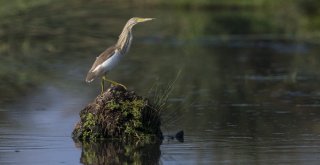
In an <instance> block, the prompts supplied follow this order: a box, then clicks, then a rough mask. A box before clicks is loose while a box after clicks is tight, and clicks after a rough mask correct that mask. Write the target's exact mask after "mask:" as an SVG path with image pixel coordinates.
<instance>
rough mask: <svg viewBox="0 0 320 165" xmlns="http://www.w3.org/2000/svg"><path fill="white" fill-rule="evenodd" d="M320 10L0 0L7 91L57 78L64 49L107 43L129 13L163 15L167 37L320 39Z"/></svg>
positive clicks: (276, 5)
mask: <svg viewBox="0 0 320 165" xmlns="http://www.w3.org/2000/svg"><path fill="white" fill-rule="evenodd" d="M151 11H152V12H151ZM319 12H320V1H318V0H287V1H278V0H226V1H220V0H197V1H193V0H175V1H166V0H130V1H115V0H114V1H113V0H92V1H84V0H68V1H65V0H28V1H25V0H11V1H6V0H1V1H0V20H1V21H0V58H1V61H0V63H1V65H0V79H1V83H0V91H1V94H0V95H2V96H0V98H1V100H3V99H5V98H4V96H6V97H8V96H15V95H16V94H21V93H20V92H21V91H25V90H27V89H32V86H34V85H35V84H39V83H43V82H45V81H50V77H48V75H50V73H48V72H50V70H48V67H55V66H52V65H53V64H54V61H55V60H56V59H57V56H61V53H63V52H68V54H73V55H75V54H78V55H79V56H80V57H84V56H82V55H81V54H92V53H93V52H94V50H102V49H103V48H104V47H106V45H108V44H111V43H112V42H114V39H115V38H116V37H117V35H118V34H119V33H120V29H119V27H122V25H123V22H125V19H123V18H130V17H131V16H135V15H138V16H139V15H140V16H149V15H148V13H152V15H151V16H155V17H159V18H158V19H159V20H157V22H156V23H155V25H156V26H154V27H151V28H152V31H154V32H156V33H157V34H155V35H153V38H155V39H154V42H157V41H158V40H160V41H161V44H163V43H167V44H179V43H181V42H182V43H200V44H201V43H206V42H211V43H212V42H219V43H224V42H229V41H230V40H249V41H250V40H255V41H256V40H288V39H289V40H296V41H297V42H307V43H310V44H319V36H320V33H319V30H318V29H319V28H320V13H319ZM88 13H90V14H88ZM157 13H158V14H159V15H157ZM119 20H121V21H119ZM165 26H167V27H168V26H170V28H165ZM142 28H143V27H142ZM137 33H142V32H141V31H140V32H137ZM147 35H152V34H151V33H149V34H147ZM108 39H109V41H108ZM157 39H158V40H157ZM191 45H192V44H191ZM64 56H67V55H64Z"/></svg>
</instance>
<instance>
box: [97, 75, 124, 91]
mask: <svg viewBox="0 0 320 165" xmlns="http://www.w3.org/2000/svg"><path fill="white" fill-rule="evenodd" d="M102 79H104V80H105V81H108V82H110V83H111V84H112V85H120V86H122V87H123V88H124V89H126V90H127V87H126V86H124V85H122V84H120V83H118V82H115V81H112V80H110V79H107V76H103V77H102Z"/></svg>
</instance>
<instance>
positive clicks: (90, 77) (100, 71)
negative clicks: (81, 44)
mask: <svg viewBox="0 0 320 165" xmlns="http://www.w3.org/2000/svg"><path fill="white" fill-rule="evenodd" d="M153 19H155V18H141V17H133V18H131V19H129V20H128V21H127V23H126V24H125V26H124V27H123V30H122V32H121V34H120V36H119V39H118V41H117V43H116V44H114V45H112V46H110V47H109V48H107V49H106V50H105V51H104V52H102V53H101V54H100V55H99V56H98V57H96V59H95V61H94V63H93V65H92V67H91V69H90V70H89V71H88V73H87V76H86V82H87V83H91V82H92V81H94V80H95V79H96V78H97V77H100V76H102V78H101V93H103V92H104V81H108V82H110V83H111V84H112V85H120V86H122V87H124V88H125V89H127V88H126V86H124V85H122V84H120V83H118V82H116V81H112V80H110V79H107V76H106V75H107V73H109V71H111V70H112V69H113V68H114V67H115V66H116V65H117V64H118V63H119V61H120V60H121V59H122V57H123V56H124V55H125V54H127V53H128V51H129V49H130V46H131V43H132V38H133V35H132V28H133V27H134V26H135V25H136V24H138V23H141V22H146V21H151V20H153Z"/></svg>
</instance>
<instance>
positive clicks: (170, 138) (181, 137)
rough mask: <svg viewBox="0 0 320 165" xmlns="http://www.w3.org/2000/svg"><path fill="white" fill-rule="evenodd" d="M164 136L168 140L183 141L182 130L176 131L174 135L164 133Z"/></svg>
mask: <svg viewBox="0 0 320 165" xmlns="http://www.w3.org/2000/svg"><path fill="white" fill-rule="evenodd" d="M165 138H167V140H168V141H170V140H174V139H177V140H178V141H179V142H184V132H183V130H181V131H179V132H177V133H176V135H175V136H173V135H166V136H165Z"/></svg>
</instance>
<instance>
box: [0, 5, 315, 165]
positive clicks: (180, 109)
mask: <svg viewBox="0 0 320 165" xmlns="http://www.w3.org/2000/svg"><path fill="white" fill-rule="evenodd" d="M63 3H64V2H59V3H57V4H55V5H49V6H47V5H44V6H41V7H39V8H34V9H33V10H27V11H24V12H21V13H20V14H17V15H14V14H13V15H12V16H10V17H9V18H7V19H8V20H12V22H10V21H8V22H7V23H3V24H4V25H3V26H2V27H1V30H2V31H4V32H6V33H0V34H1V36H2V38H5V39H1V44H0V45H1V47H0V52H1V58H2V60H1V67H0V68H1V74H0V76H2V80H1V81H0V89H1V90H2V92H1V94H0V98H1V104H0V164H123V163H129V164H132V163H136V164H317V163H318V162H319V161H320V156H319V155H320V127H319V126H318V125H319V122H320V112H319V108H320V99H319V98H320V91H319V89H318V84H319V80H320V79H319V75H320V72H319V70H320V68H319V65H318V61H319V60H320V59H319V56H318V53H317V52H319V51H320V50H319V48H318V46H317V44H316V43H314V42H309V41H310V40H307V41H308V42H306V40H300V39H297V38H296V37H284V36H283V35H276V37H273V36H272V35H271V37H270V35H268V36H269V37H266V36H265V35H260V34H255V33H257V31H255V30H256V28H254V27H251V28H252V29H251V30H252V31H251V32H252V33H254V34H253V35H254V37H252V36H250V35H246V33H249V32H250V31H243V34H242V33H241V35H238V34H234V33H237V32H238V31H234V29H233V27H229V22H228V20H229V19H228V18H230V15H231V16H232V15H234V14H235V13H234V12H232V11H218V12H212V11H193V12H189V11H185V10H178V11H173V10H170V9H169V10H164V9H154V10H147V9H134V10H133V11H132V13H130V12H124V13H122V14H117V13H115V12H114V11H116V10H119V9H122V10H123V11H127V9H128V7H126V6H124V7H120V6H121V5H118V4H113V5H109V4H105V3H102V2H100V1H94V3H93V2H92V3H89V4H88V5H86V6H83V5H82V4H81V3H77V2H76V1H68V2H66V4H68V5H69V7H70V8H71V9H72V10H73V12H69V10H68V11H65V10H64V9H65V6H64V5H63ZM43 11H48V14H46V15H39V13H43ZM239 12H240V16H239V15H238V16H237V17H241V16H243V17H241V18H242V19H241V20H243V19H245V20H246V19H248V20H249V21H252V24H254V23H255V22H254V21H255V19H253V20H252V19H249V18H248V17H251V16H252V15H255V12H258V11H252V13H250V12H249V14H248V13H247V12H246V11H245V12H244V13H243V12H241V11H239ZM250 14H252V15H250ZM260 14H261V13H260ZM264 14H265V15H268V13H262V15H263V16H262V18H267V16H265V15H264ZM132 15H147V16H152V17H156V18H158V19H157V20H156V21H154V22H148V23H145V24H143V25H137V27H135V29H134V35H135V38H134V40H133V45H132V49H131V50H130V53H129V54H128V55H127V56H126V58H125V59H124V60H123V61H122V62H121V63H120V66H118V67H117V68H116V69H115V70H114V71H113V72H112V73H110V78H111V79H113V80H117V81H119V82H121V83H123V84H126V85H127V86H128V87H129V89H134V90H136V91H137V92H138V93H140V94H142V95H147V93H148V91H149V89H150V88H151V87H152V86H153V85H154V84H155V82H158V83H160V84H161V85H163V86H166V84H168V83H170V82H171V81H173V80H174V79H175V77H176V75H177V73H178V72H179V71H181V74H180V76H179V77H178V79H177V81H176V83H175V87H174V90H173V92H172V94H171V95H170V98H169V102H168V105H169V107H168V109H167V110H166V111H165V112H164V121H163V128H162V130H163V133H164V134H165V135H171V134H174V133H175V132H177V131H179V130H184V132H185V138H184V142H183V143H181V142H178V141H176V140H173V141H168V140H165V141H164V142H163V143H162V144H161V145H160V146H159V145H147V146H135V145H124V144H118V143H112V142H105V143H84V144H81V143H77V142H74V141H73V140H72V139H71V132H72V130H73V127H74V125H75V123H76V122H77V121H78V120H79V115H78V113H79V111H80V110H81V109H82V108H83V107H84V106H85V105H86V104H88V103H89V102H90V101H92V100H93V99H94V98H95V97H96V95H97V94H98V93H99V82H98V81H97V82H94V83H93V84H90V85H88V84H86V83H85V82H84V78H85V75H86V72H87V71H88V69H89V68H90V66H91V63H92V62H93V60H94V58H95V56H96V55H98V54H99V53H100V52H101V51H103V49H104V48H105V47H106V46H107V45H110V44H112V43H113V42H115V40H116V38H117V35H118V34H119V33H120V28H122V26H123V24H124V23H125V21H126V20H127V19H128V18H129V17H131V16H132ZM248 15H249V16H248ZM31 18H32V19H31ZM106 18H108V19H106ZM176 20H179V21H176ZM222 20H224V21H225V22H221V21H222ZM241 20H240V21H241ZM26 21H27V22H28V21H29V24H25V23H24V22H26ZM232 21H235V20H232ZM232 21H231V22H232ZM264 21H267V23H269V22H268V21H270V20H269V19H266V20H264ZM242 23H243V22H242ZM242 23H241V22H240V23H239V24H237V26H238V28H240V29H241V27H242ZM249 24H250V22H249ZM274 24H276V26H277V23H274ZM251 26H253V25H251ZM279 26H280V25H279ZM281 26H282V25H281ZM281 26H280V27H274V28H275V29H277V28H280V29H281V28H282V27H281ZM8 27H10V28H8ZM223 30H224V31H223ZM228 30H230V31H229V32H228V35H225V33H226V31H228ZM264 30H265V29H262V30H261V33H264V34H265V33H272V34H276V33H277V32H274V31H273V29H272V28H271V30H269V31H264ZM291 30H292V29H289V30H288V33H289V32H291ZM240 32H241V31H240ZM285 32H287V31H285ZM221 34H223V35H221ZM11 57H14V58H11ZM13 75H15V76H13Z"/></svg>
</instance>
